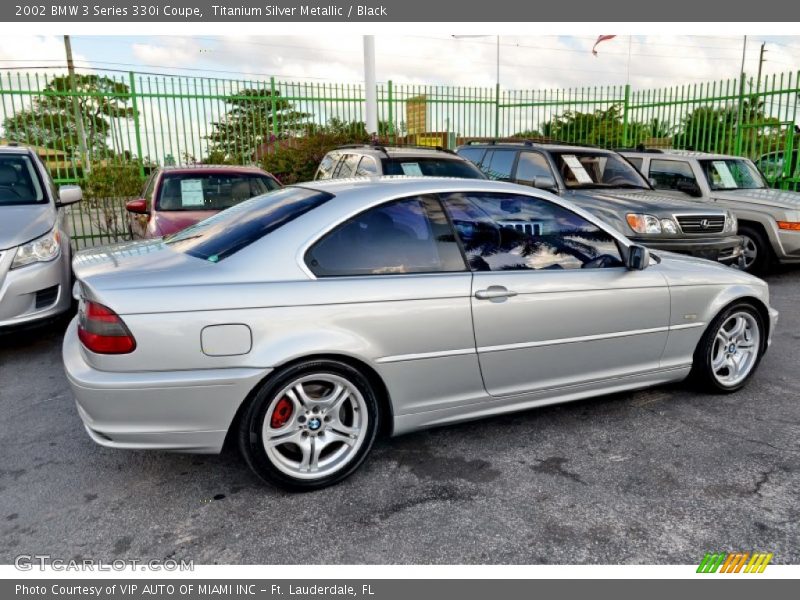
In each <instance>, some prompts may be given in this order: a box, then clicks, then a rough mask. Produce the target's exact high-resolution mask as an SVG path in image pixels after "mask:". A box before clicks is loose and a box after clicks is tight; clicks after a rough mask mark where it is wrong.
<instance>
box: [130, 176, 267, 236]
mask: <svg viewBox="0 0 800 600" xmlns="http://www.w3.org/2000/svg"><path fill="white" fill-rule="evenodd" d="M279 187H281V184H280V182H279V181H278V180H277V179H275V177H273V176H272V175H270V174H269V173H267V172H266V171H263V170H261V169H259V168H257V167H236V166H210V165H198V166H191V167H164V168H163V169H159V170H158V171H156V172H154V173H153V174H152V175H151V176H150V179H148V180H147V183H146V184H145V186H144V193H143V194H142V196H143V197H142V198H139V199H138V200H131V201H130V202H128V203H127V204H126V206H125V208H126V209H127V211H128V216H129V219H128V222H129V226H130V231H131V234H132V235H133V237H134V238H155V237H161V236H164V235H169V234H171V233H175V232H176V231H180V230H181V229H185V228H186V227H188V226H189V225H194V224H195V223H197V222H198V221H202V220H203V219H207V218H208V217H210V216H211V215H213V214H216V213H218V212H219V211H221V210H224V209H226V208H230V207H231V206H233V205H235V204H238V203H239V202H242V201H244V200H248V199H249V198H252V197H254V196H259V195H261V194H266V193H267V192H269V191H272V190H275V189H277V188H279Z"/></svg>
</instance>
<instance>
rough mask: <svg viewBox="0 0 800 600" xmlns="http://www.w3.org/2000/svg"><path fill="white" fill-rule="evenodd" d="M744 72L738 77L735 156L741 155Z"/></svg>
mask: <svg viewBox="0 0 800 600" xmlns="http://www.w3.org/2000/svg"><path fill="white" fill-rule="evenodd" d="M744 79H745V75H744V71H742V74H741V75H740V76H739V109H738V110H737V111H736V112H737V117H736V142H735V145H734V148H735V154H736V155H737V156H741V155H742V136H743V135H744V129H743V128H742V125H743V123H742V120H743V119H744Z"/></svg>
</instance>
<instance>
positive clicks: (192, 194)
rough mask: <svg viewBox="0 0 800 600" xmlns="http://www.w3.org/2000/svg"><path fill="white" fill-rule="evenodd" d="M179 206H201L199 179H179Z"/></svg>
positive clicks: (201, 191) (202, 201) (203, 201)
mask: <svg viewBox="0 0 800 600" xmlns="http://www.w3.org/2000/svg"><path fill="white" fill-rule="evenodd" d="M181 204H182V205H183V206H203V205H204V204H205V199H204V198H203V182H202V180H200V179H181Z"/></svg>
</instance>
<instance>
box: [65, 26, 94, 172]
mask: <svg viewBox="0 0 800 600" xmlns="http://www.w3.org/2000/svg"><path fill="white" fill-rule="evenodd" d="M64 50H66V52H67V72H68V73H69V91H70V92H71V93H72V114H73V117H74V118H75V128H76V130H77V133H78V148H79V149H80V153H81V165H82V166H83V174H84V175H86V174H87V173H90V172H91V170H92V165H91V164H89V153H88V152H87V151H86V134H85V133H84V131H83V117H82V116H81V112H80V110H78V97H77V96H76V95H75V93H76V92H77V91H78V90H77V86H76V85H75V64H74V63H73V62H72V44H71V43H70V41H69V36H68V35H65V36H64Z"/></svg>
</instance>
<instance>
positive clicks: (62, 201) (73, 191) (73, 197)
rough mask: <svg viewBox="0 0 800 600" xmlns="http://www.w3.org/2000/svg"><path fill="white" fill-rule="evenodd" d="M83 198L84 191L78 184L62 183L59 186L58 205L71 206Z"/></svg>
mask: <svg viewBox="0 0 800 600" xmlns="http://www.w3.org/2000/svg"><path fill="white" fill-rule="evenodd" d="M81 200H83V191H82V190H81V188H80V186H78V185H62V186H61V187H60V188H58V200H56V206H57V207H62V206H69V205H70V204H75V203H76V202H80V201H81Z"/></svg>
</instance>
